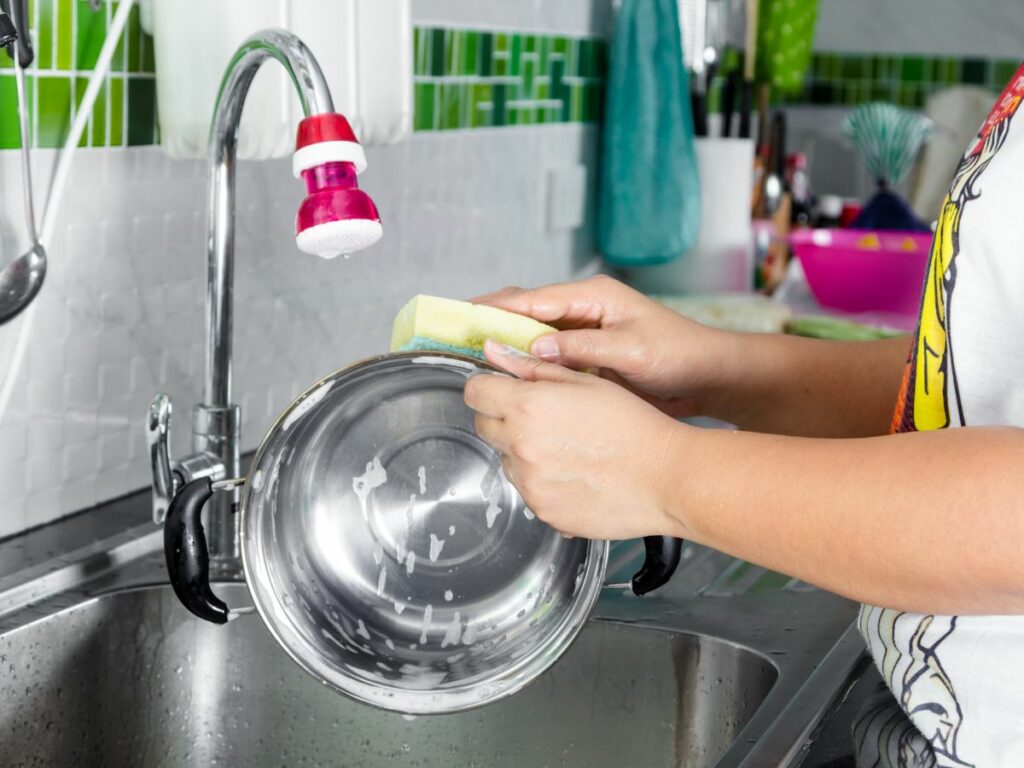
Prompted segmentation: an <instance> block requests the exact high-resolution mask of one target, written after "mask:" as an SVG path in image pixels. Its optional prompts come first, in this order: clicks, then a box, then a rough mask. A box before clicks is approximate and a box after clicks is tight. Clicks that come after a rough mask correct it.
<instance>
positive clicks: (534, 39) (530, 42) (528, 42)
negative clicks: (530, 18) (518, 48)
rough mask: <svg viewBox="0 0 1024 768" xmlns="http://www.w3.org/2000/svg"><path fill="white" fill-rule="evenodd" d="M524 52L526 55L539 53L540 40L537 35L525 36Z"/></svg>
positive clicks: (523, 37)
mask: <svg viewBox="0 0 1024 768" xmlns="http://www.w3.org/2000/svg"><path fill="white" fill-rule="evenodd" d="M522 39H523V51H524V52H526V53H537V51H538V45H539V40H540V38H538V36H537V35H523V36H522Z"/></svg>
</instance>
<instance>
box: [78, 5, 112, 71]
mask: <svg viewBox="0 0 1024 768" xmlns="http://www.w3.org/2000/svg"><path fill="white" fill-rule="evenodd" d="M75 10H76V11H77V13H78V23H77V25H76V26H77V29H76V30H75V69H77V70H78V71H80V72H81V71H83V70H84V71H88V70H92V69H95V68H96V60H97V59H98V58H99V57H100V48H102V47H103V41H104V40H105V39H106V36H107V14H106V12H105V11H106V9H105V8H104V9H103V10H101V11H96V12H94V11H92V10H91V9H90V8H89V3H88V2H87V0H78V2H77V3H76V8H75Z"/></svg>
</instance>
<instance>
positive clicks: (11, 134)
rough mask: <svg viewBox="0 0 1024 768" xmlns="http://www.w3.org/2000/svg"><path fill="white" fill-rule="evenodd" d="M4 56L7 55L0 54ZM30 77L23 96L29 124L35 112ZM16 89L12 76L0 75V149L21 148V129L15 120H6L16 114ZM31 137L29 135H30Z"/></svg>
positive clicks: (31, 77)
mask: <svg viewBox="0 0 1024 768" xmlns="http://www.w3.org/2000/svg"><path fill="white" fill-rule="evenodd" d="M0 55H3V56H6V55H7V54H0ZM32 79H33V76H32V75H27V76H26V78H25V96H26V97H27V99H28V106H29V109H28V113H29V121H30V123H31V121H32V119H33V117H34V115H35V110H34V109H33V101H32V94H33V91H34V88H33V87H32ZM17 110H18V89H17V86H16V84H15V80H14V75H10V74H3V75H0V115H3V116H4V118H5V119H3V120H0V149H17V148H19V147H21V128H20V126H19V125H18V121H17V119H7V116H8V115H10V116H12V117H14V116H16V115H17V114H18V111H17ZM30 127H31V125H30ZM30 135H31V134H30Z"/></svg>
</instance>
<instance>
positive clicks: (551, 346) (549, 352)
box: [530, 336, 562, 363]
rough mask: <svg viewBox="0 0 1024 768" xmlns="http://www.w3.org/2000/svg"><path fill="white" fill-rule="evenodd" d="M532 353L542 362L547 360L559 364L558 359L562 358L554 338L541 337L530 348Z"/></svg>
mask: <svg viewBox="0 0 1024 768" xmlns="http://www.w3.org/2000/svg"><path fill="white" fill-rule="evenodd" d="M530 351H531V352H532V353H533V355H534V357H539V358H540V359H541V360H547V361H548V362H549V363H557V362H558V359H559V358H560V357H561V356H562V352H561V350H559V348H558V342H557V341H555V337H554V336H541V337H540V338H539V339H537V340H536V341H535V342H533V346H532V347H530Z"/></svg>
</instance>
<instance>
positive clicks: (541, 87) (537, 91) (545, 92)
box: [533, 78, 551, 101]
mask: <svg viewBox="0 0 1024 768" xmlns="http://www.w3.org/2000/svg"><path fill="white" fill-rule="evenodd" d="M550 92H551V85H550V84H549V83H548V82H545V81H542V80H541V79H540V78H537V79H536V80H534V81H533V98H535V99H536V100H537V101H547V99H548V96H549V95H550Z"/></svg>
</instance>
